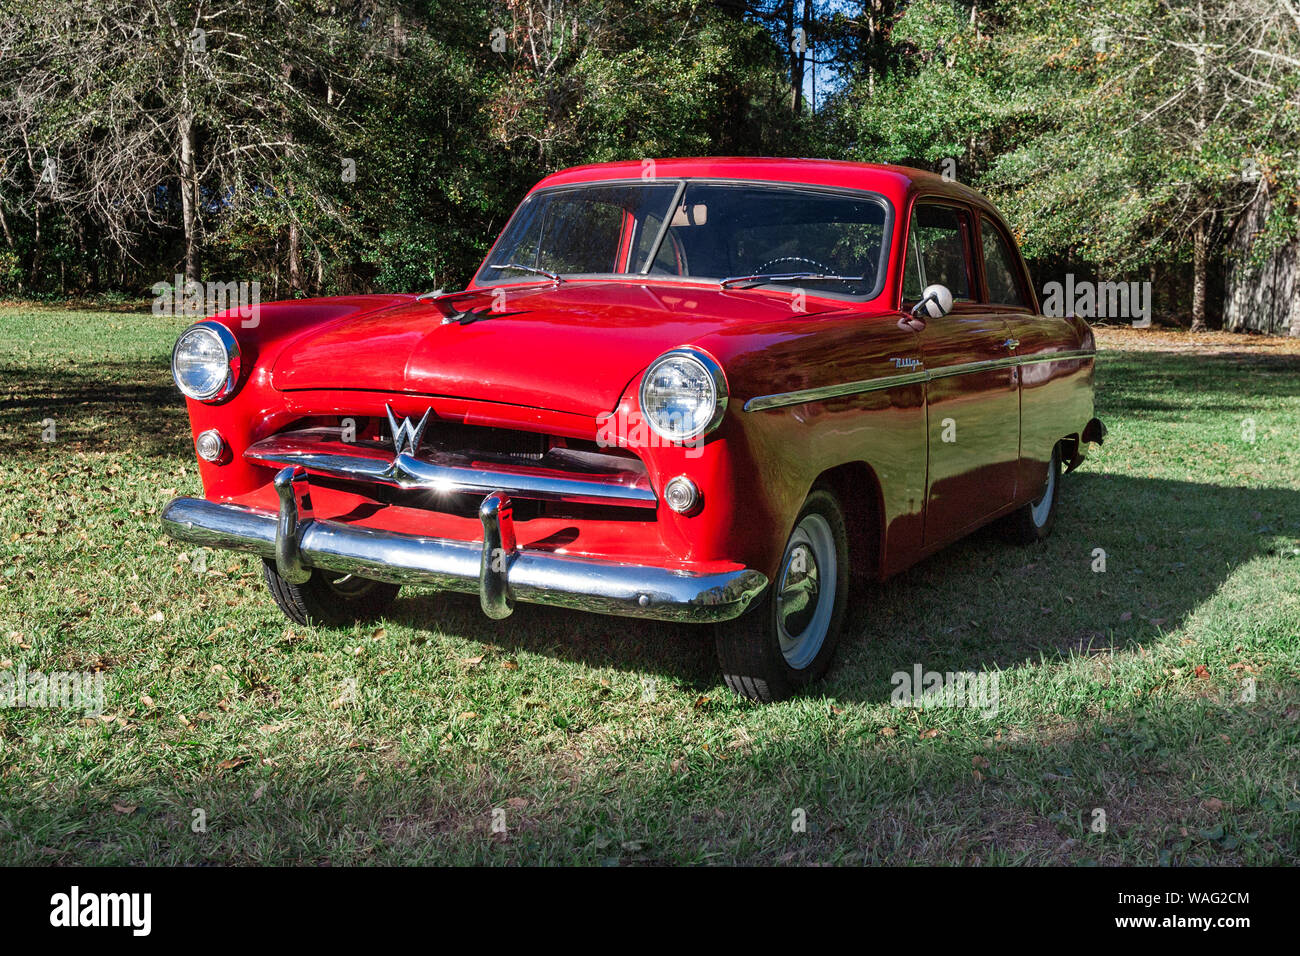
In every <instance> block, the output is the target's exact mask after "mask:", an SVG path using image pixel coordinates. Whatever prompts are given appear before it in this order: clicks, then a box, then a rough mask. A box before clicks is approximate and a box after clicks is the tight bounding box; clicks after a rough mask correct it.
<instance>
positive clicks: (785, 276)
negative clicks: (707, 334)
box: [718, 272, 866, 289]
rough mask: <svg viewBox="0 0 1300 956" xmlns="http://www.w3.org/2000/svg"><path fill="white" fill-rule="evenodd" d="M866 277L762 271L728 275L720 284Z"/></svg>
mask: <svg viewBox="0 0 1300 956" xmlns="http://www.w3.org/2000/svg"><path fill="white" fill-rule="evenodd" d="M864 278H866V277H865V276H833V275H824V274H823V273H820V272H760V273H757V274H755V275H751V276H728V277H727V278H725V279H722V280H719V282H718V285H720V286H722V288H724V289H725V288H727V286H728V284H730V283H732V282H795V281H800V280H804V279H813V280H823V279H825V280H828V281H834V280H839V281H842V282H861V281H862V280H863V279H864Z"/></svg>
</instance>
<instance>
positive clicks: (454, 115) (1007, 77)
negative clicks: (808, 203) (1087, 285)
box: [0, 0, 1300, 332]
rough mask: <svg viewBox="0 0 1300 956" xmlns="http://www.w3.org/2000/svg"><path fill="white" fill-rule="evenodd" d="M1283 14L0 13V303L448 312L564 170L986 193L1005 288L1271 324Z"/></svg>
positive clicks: (525, 8) (755, 5) (169, 5)
mask: <svg viewBox="0 0 1300 956" xmlns="http://www.w3.org/2000/svg"><path fill="white" fill-rule="evenodd" d="M1298 84H1300V5H1298V4H1297V3H1296V2H1295V0H1198V2H1181V3H1167V2H1151V0H1140V2H1131V0H1117V2H1110V3H1107V4H1106V5H1105V8H1104V9H1098V8H1096V7H1094V5H1093V4H1091V3H1088V2H1084V0H1029V2H1018V3H1008V2H974V3H953V2H949V0H916V2H905V0H897V2H895V0H821V2H812V0H721V2H715V3H705V2H689V0H637V2H623V0H582V2H574V0H501V2H495V3H476V2H469V3H465V2H443V0H432V2H411V3H401V2H399V3H337V2H332V3H326V2H313V0H284V2H277V3H272V2H253V3H247V4H233V5H224V4H217V3H214V2H193V0H190V2H179V0H149V2H145V3H139V2H134V0H130V2H128V0H90V2H86V0H14V2H10V3H7V4H6V5H5V10H4V13H3V19H2V20H0V296H9V297H18V298H25V299H33V298H37V299H39V298H58V299H64V298H69V297H74V298H92V299H97V300H100V301H102V300H105V299H108V300H110V301H111V300H112V299H114V298H122V299H127V300H138V299H139V298H141V297H145V298H148V297H150V296H151V295H152V294H153V293H151V292H150V291H149V290H150V289H151V287H152V286H153V285H154V283H157V282H159V281H167V280H171V279H172V277H173V276H175V275H177V274H181V275H185V276H188V277H189V278H193V279H207V280H213V281H222V282H228V281H253V280H256V281H259V282H260V283H261V284H262V297H263V298H264V299H271V298H282V297H289V296H302V295H320V294H330V293H338V292H352V291H371V290H375V291H426V290H429V289H433V288H437V287H445V288H449V289H450V288H453V287H457V286H459V285H461V284H463V283H464V282H465V281H467V279H468V278H469V276H470V275H471V274H472V271H473V269H474V268H475V266H476V265H477V264H478V262H479V261H480V259H481V257H482V255H483V254H484V252H485V251H486V249H487V246H488V245H489V243H490V242H491V240H492V238H493V237H494V236H495V234H496V232H497V231H498V230H499V229H500V227H501V226H502V224H503V222H504V221H505V219H506V218H507V217H508V215H509V214H510V211H511V210H512V209H513V208H514V206H515V204H516V203H517V202H518V201H519V198H520V197H521V196H522V194H523V192H524V191H525V190H526V189H527V188H528V187H529V186H531V185H532V184H533V183H534V182H536V181H537V180H538V179H539V178H540V177H542V176H543V175H545V174H546V173H548V172H551V171H553V170H556V169H559V168H562V167H565V166H570V165H574V164H579V163H586V162H603V161H608V160H616V159H637V158H648V157H663V156H676V155H729V154H741V155H794V156H818V157H830V158H846V159H854V160H864V161H876V162H890V163H904V164H908V165H914V166H920V167H923V168H929V169H933V170H936V171H938V172H946V173H949V174H951V175H953V176H955V177H956V178H958V179H960V180H961V181H963V182H966V183H969V184H971V185H973V186H975V187H976V188H979V189H981V190H983V191H985V192H986V193H988V194H989V195H990V196H991V197H992V198H993V199H994V200H995V201H996V202H997V203H998V204H999V205H1000V207H1001V208H1002V209H1003V211H1004V213H1005V214H1006V215H1007V217H1008V219H1009V220H1010V222H1011V223H1012V225H1013V228H1014V229H1015V231H1016V233H1017V235H1018V238H1019V240H1020V241H1021V243H1022V246H1023V249H1024V252H1025V254H1026V256H1027V257H1028V258H1029V259H1030V263H1031V269H1032V271H1033V272H1034V279H1035V282H1036V283H1037V284H1038V286H1039V288H1040V289H1041V288H1042V286H1043V284H1044V283H1046V282H1048V281H1053V280H1055V281H1061V280H1063V278H1064V275H1065V274H1066V273H1073V274H1074V275H1075V276H1076V278H1078V279H1100V280H1110V281H1126V282H1131V281H1150V282H1152V283H1153V288H1154V290H1155V291H1154V302H1155V312H1156V316H1157V319H1158V320H1161V321H1171V322H1176V323H1179V324H1182V325H1197V326H1199V325H1202V324H1206V323H1208V324H1209V325H1211V326H1219V325H1226V326H1227V327H1229V328H1231V329H1256V330H1263V331H1273V332H1285V331H1287V330H1300V322H1296V321H1295V319H1296V315H1295V313H1297V312H1300V305H1298V304H1297V300H1300V295H1297V294H1295V293H1296V291H1297V290H1296V287H1295V276H1294V274H1295V267H1296V261H1297V242H1296V236H1297V210H1296V202H1295V197H1296V183H1297V176H1298V175H1300V150H1298V149H1297V143H1298V142H1300V129H1298V127H1300V109H1298V108H1297V107H1298V105H1300V85H1298Z"/></svg>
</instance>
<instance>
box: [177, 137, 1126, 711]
mask: <svg viewBox="0 0 1300 956" xmlns="http://www.w3.org/2000/svg"><path fill="white" fill-rule="evenodd" d="M1094 352H1095V346H1094V342H1093V336H1092V332H1091V330H1090V329H1089V328H1088V326H1087V324H1086V323H1085V322H1083V321H1082V320H1080V319H1077V318H1048V317H1045V316H1043V315H1041V314H1040V312H1039V308H1038V302H1037V297H1036V295H1035V292H1034V289H1033V286H1032V285H1031V284H1030V282H1029V277H1028V274H1027V273H1026V270H1025V265H1024V262H1023V260H1022V259H1021V257H1020V254H1019V252H1018V250H1017V248H1016V243H1015V241H1014V239H1013V237H1012V234H1011V232H1010V230H1008V228H1007V226H1006V224H1005V223H1004V222H1003V220H1002V218H1001V217H1000V216H999V215H998V213H997V211H996V210H995V209H994V208H993V206H992V205H991V204H990V203H989V202H988V201H987V200H986V199H984V198H983V197H982V196H980V195H979V194H978V193H976V192H974V191H973V190H971V189H968V188H966V187H964V186H962V185H959V184H957V183H953V182H948V181H945V180H944V179H943V178H941V177H939V176H936V175H933V174H930V173H926V172H921V171H918V170H914V169H904V168H899V167H892V166H873V165H864V164H857V163H843V162H825V161H814V160H794V159H674V160H659V161H656V162H653V163H650V162H637V163H610V164H604V165H596V166H583V167H578V168H575V169H568V170H564V171H563V172H559V173H556V174H554V175H552V176H549V177H547V178H546V179H545V180H543V181H542V182H541V183H539V184H538V185H537V186H536V187H535V188H534V189H533V190H532V191H531V192H529V194H528V195H527V196H526V197H525V198H524V200H523V202H522V203H521V204H520V206H519V208H518V210H517V211H516V212H515V214H514V216H513V218H511V220H510V221H509V223H508V224H507V225H506V227H505V229H504V231H503V232H502V233H501V236H500V237H499V238H498V239H497V241H496V243H495V244H494V245H493V247H492V250H491V252H490V253H489V254H488V256H487V258H486V259H485V260H484V262H483V265H482V266H481V268H480V269H479V271H478V274H477V275H476V276H475V278H474V280H473V282H471V283H470V285H469V287H468V288H467V289H465V290H464V291H462V292H456V293H452V294H441V293H436V294H435V293H431V294H427V295H421V296H414V295H364V296H343V297H337V298H322V299H304V300H297V301H291V302H275V303H269V304H265V305H261V306H260V307H259V308H258V309H256V310H255V311H254V312H252V313H251V314H250V313H247V312H246V313H240V312H237V311H231V312H227V313H222V314H220V315H217V316H215V317H213V318H210V319H207V320H205V321H202V322H199V323H197V324H195V325H193V326H191V327H190V328H189V329H187V330H186V331H185V332H184V333H183V334H182V335H181V336H180V338H179V339H178V341H177V343H176V347H175V350H174V353H173V357H172V367H173V374H174V377H175V379H176V382H177V385H178V386H179V387H180V389H181V391H182V392H183V393H184V394H185V395H186V397H187V402H188V407H189V412H190V419H191V423H192V427H193V434H194V441H195V447H196V450H197V452H198V459H199V471H200V475H201V478H202V481H203V487H204V493H205V495H204V497H203V498H177V499H175V500H173V501H172V502H170V503H169V504H168V505H167V506H166V510H165V511H164V513H163V524H164V526H165V528H166V529H167V531H168V532H169V533H170V534H171V535H172V536H174V537H175V538H178V539H180V540H182V541H186V542H193V543H195V544H199V545H204V546H208V547H215V548H229V549H235V550H242V551H248V552H252V553H253V554H256V555H259V556H260V557H261V558H262V559H263V561H264V566H265V573H266V581H267V584H268V585H269V587H270V590H271V594H272V596H273V597H274V599H275V600H276V602H277V603H278V604H279V605H280V607H281V608H282V609H283V610H284V612H285V613H286V614H287V615H288V616H289V617H290V618H292V619H293V620H295V621H298V622H308V621H316V622H322V623H325V624H336V623H342V622H346V621H352V620H355V619H358V618H362V617H367V616H374V615H378V614H381V613H382V612H383V611H384V610H385V609H386V608H387V607H388V605H389V604H390V602H392V600H393V598H394V596H395V595H396V594H397V590H398V587H399V586H401V585H404V584H412V585H424V586H429V587H433V588H443V589H452V590H459V591H469V592H477V593H478V595H479V597H480V601H481V604H482V607H483V610H484V612H485V613H486V614H488V615H489V616H490V617H493V618H504V617H506V616H508V615H509V614H510V613H511V611H512V609H513V607H514V604H515V602H516V601H523V602H535V603H539V604H551V605H559V606H563V607H569V608H578V609H582V610H587V611H595V612H599V613H603V614H616V615H628V616H633V617H644V618H656V619H661V620H671V621H683V622H695V623H707V624H710V625H712V627H713V629H714V633H715V637H716V643H717V649H718V657H719V659H720V661H721V665H722V672H723V674H724V675H725V678H726V681H727V684H728V685H729V686H730V687H731V688H732V689H733V690H735V691H737V692H739V693H741V694H744V695H747V696H749V697H753V698H757V699H760V700H773V699H778V698H782V697H785V696H787V695H789V694H791V693H793V692H795V691H797V690H799V689H800V688H802V687H804V686H806V685H808V684H809V683H810V682H812V681H814V680H815V679H817V678H818V677H820V676H821V675H822V674H823V673H824V672H825V671H826V669H827V667H828V666H829V664H830V661H831V657H832V655H833V653H834V651H835V646H836V644H837V642H838V641H839V638H840V632H841V629H842V626H843V619H844V614H845V608H846V606H847V605H848V602H849V600H850V587H851V586H853V585H852V582H853V581H854V580H855V579H858V580H864V579H871V578H875V579H883V578H886V577H888V576H890V575H892V574H896V573H897V572H899V571H901V570H903V569H904V568H906V567H908V566H909V565H912V564H914V563H916V562H917V561H919V560H921V559H922V558H924V557H926V556H927V555H929V554H931V553H933V552H934V551H936V550H937V549H939V548H942V547H943V546H944V545H946V544H949V543H951V542H953V541H955V540H957V539H958V538H961V537H962V536H963V535H966V534H969V533H970V532H971V531H972V530H974V529H976V528H978V527H980V526H982V525H985V524H988V523H989V522H992V521H995V520H999V519H1000V520H1001V521H1002V522H1003V524H1004V525H1005V527H1006V529H1007V531H1008V533H1009V534H1010V535H1011V536H1012V537H1013V538H1014V539H1016V540H1018V541H1022V542H1027V543H1028V542H1035V541H1038V540H1041V539H1042V538H1044V537H1045V536H1046V535H1047V534H1048V533H1049V532H1050V531H1051V528H1052V524H1053V519H1054V517H1055V514H1056V505H1057V499H1058V497H1059V490H1060V481H1059V479H1060V475H1061V473H1062V471H1063V470H1064V469H1072V468H1074V467H1075V466H1076V465H1078V464H1079V463H1080V462H1081V461H1082V460H1083V457H1084V453H1085V451H1086V446H1087V443H1088V442H1090V441H1100V440H1101V438H1102V436H1103V434H1104V429H1103V428H1102V426H1101V424H1100V422H1098V421H1097V420H1096V419H1095V418H1094V417H1093V361H1094ZM850 572H853V574H852V575H851V574H850Z"/></svg>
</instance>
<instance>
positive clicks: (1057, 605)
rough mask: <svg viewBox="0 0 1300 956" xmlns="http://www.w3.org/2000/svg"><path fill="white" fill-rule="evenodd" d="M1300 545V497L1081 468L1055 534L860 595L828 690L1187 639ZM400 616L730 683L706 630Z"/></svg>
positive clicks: (860, 690) (420, 598) (959, 555)
mask: <svg viewBox="0 0 1300 956" xmlns="http://www.w3.org/2000/svg"><path fill="white" fill-rule="evenodd" d="M1278 537H1281V538H1289V539H1295V538H1297V537H1300V493H1297V492H1294V491H1288V490H1284V489H1277V488H1264V489H1252V488H1234V487H1225V486H1219V485H1209V484H1198V483H1195V482H1187V481H1174V480H1168V479H1155V478H1137V477H1128V476H1120V475H1111V474H1097V473H1090V472H1087V471H1083V470H1081V471H1077V472H1074V473H1072V474H1071V475H1069V476H1068V477H1067V478H1066V479H1065V480H1064V482H1063V486H1062V501H1061V504H1060V506H1059V512H1058V514H1057V519H1056V525H1055V528H1054V531H1053V535H1052V537H1051V538H1050V539H1048V541H1046V542H1044V543H1043V544H1039V545H1032V546H1028V547H1019V546H1015V545H1011V544H1007V543H1005V542H1004V540H1002V538H1001V536H1000V534H999V532H998V529H997V527H996V526H993V527H989V528H986V529H983V530H981V531H979V532H976V533H975V534H973V535H972V536H970V537H968V538H966V539H965V540H963V541H961V542H959V543H957V544H955V545H953V546H951V547H949V548H947V549H945V550H944V551H941V552H940V553H938V554H936V555H934V556H932V557H931V558H929V559H927V560H926V561H924V562H922V563H921V564H919V565H917V566H916V567H913V568H911V569H909V570H907V571H905V572H903V573H902V574H900V575H897V576H896V577H894V578H892V579H890V580H889V581H886V582H884V583H881V584H870V583H869V584H859V585H856V586H855V588H854V589H853V591H851V597H850V601H851V603H850V609H849V613H848V615H847V617H846V622H845V632H844V638H843V640H842V643H841V645H840V650H839V654H838V659H837V662H836V665H835V667H834V669H833V670H832V672H831V675H830V678H829V680H828V681H827V682H826V683H825V684H823V685H821V687H820V688H819V689H818V690H817V691H816V693H824V694H825V695H827V696H829V697H833V698H835V699H838V700H852V701H866V702H879V701H885V700H888V698H889V694H890V690H891V687H892V685H891V676H892V675H893V674H895V673H898V672H904V671H905V672H910V671H912V669H913V667H914V666H915V665H916V664H920V665H922V666H923V667H924V668H925V669H926V670H937V671H941V672H945V671H982V670H993V669H1005V668H1010V667H1015V666H1017V665H1020V664H1022V663H1024V662H1026V661H1034V662H1039V661H1052V660H1063V659H1067V658H1069V657H1071V656H1072V655H1079V654H1085V655H1086V654H1100V653H1109V652H1110V651H1112V650H1123V649H1126V648H1132V647H1135V646H1137V645H1141V644H1145V643H1148V642H1151V641H1154V640H1156V639H1158V638H1159V637H1160V636H1161V635H1163V634H1167V633H1169V632H1171V631H1175V630H1176V629H1178V628H1179V627H1180V626H1181V625H1182V624H1183V622H1184V621H1185V620H1186V619H1187V617H1188V616H1189V615H1190V614H1192V613H1193V612H1194V611H1195V610H1196V609H1197V608H1198V607H1199V606H1200V605H1201V604H1202V603H1203V602H1205V601H1206V600H1207V599H1209V598H1210V597H1212V596H1213V595H1214V594H1215V593H1216V592H1217V591H1218V590H1219V588H1220V587H1221V586H1222V584H1223V583H1224V581H1225V580H1226V579H1227V578H1228V576H1229V575H1231V574H1232V573H1233V572H1234V571H1235V570H1236V569H1238V568H1240V567H1242V566H1244V565H1246V564H1248V563H1250V562H1251V561H1253V560H1255V559H1257V558H1261V557H1267V556H1269V555H1270V554H1272V553H1273V552H1274V551H1275V549H1276V548H1277V547H1278V546H1277V545H1276V539H1277V538H1278ZM389 616H390V617H393V618H395V619H397V620H400V621H402V622H404V623H406V624H409V625H411V626H413V627H418V628H428V627H432V626H436V627H437V628H438V629H441V630H445V631H448V632H450V633H455V634H458V635H460V636H462V637H465V638H467V639H469V640H473V641H479V642H482V643H484V644H490V645H494V646H496V647H499V648H502V649H506V650H510V651H523V652H529V653H536V654H543V655H549V656H554V657H557V658H560V659H564V660H569V661H574V662H578V663H581V664H583V665H585V666H589V667H593V668H601V667H612V668H616V669H620V670H626V671H630V672H639V673H642V674H644V675H646V676H657V677H663V678H668V679H671V680H676V681H680V682H683V683H684V684H685V685H686V686H688V687H691V688H694V689H697V690H700V691H701V692H703V691H706V690H708V689H710V688H714V687H716V686H717V685H718V683H719V681H718V673H717V666H716V663H715V659H714V654H713V637H712V632H711V630H710V628H708V627H706V626H691V625H672V624H663V623H657V622H646V621H639V620H636V619H631V618H613V617H603V616H599V615H590V614H584V613H581V612H576V611H567V610H563V609H558V608H544V607H536V606H532V605H525V604H519V605H517V606H516V610H515V613H514V615H513V616H511V617H510V618H508V619H506V620H505V621H499V622H498V621H490V620H488V619H487V618H485V617H484V616H483V615H482V612H481V611H480V610H479V606H478V599H477V597H476V596H473V595H461V594H455V595H451V594H431V593H429V592H409V593H408V594H407V595H406V596H404V597H403V598H401V599H399V601H398V603H397V604H396V605H394V607H393V609H392V610H391V611H390V613H389Z"/></svg>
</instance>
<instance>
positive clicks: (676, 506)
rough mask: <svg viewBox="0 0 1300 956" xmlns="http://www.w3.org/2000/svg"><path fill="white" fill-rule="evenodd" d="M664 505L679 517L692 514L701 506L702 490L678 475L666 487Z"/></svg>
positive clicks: (683, 476)
mask: <svg viewBox="0 0 1300 956" xmlns="http://www.w3.org/2000/svg"><path fill="white" fill-rule="evenodd" d="M664 503H665V504H667V505H668V507H669V508H671V509H672V510H673V511H676V512H677V513H678V514H679V515H685V514H690V513H691V512H692V511H694V510H695V509H696V508H697V507H698V506H699V504H700V489H699V488H697V487H695V482H693V481H691V479H689V478H687V477H686V476H685V475H678V476H677V477H676V478H673V479H671V480H670V481H669V482H668V484H666V485H664Z"/></svg>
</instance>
